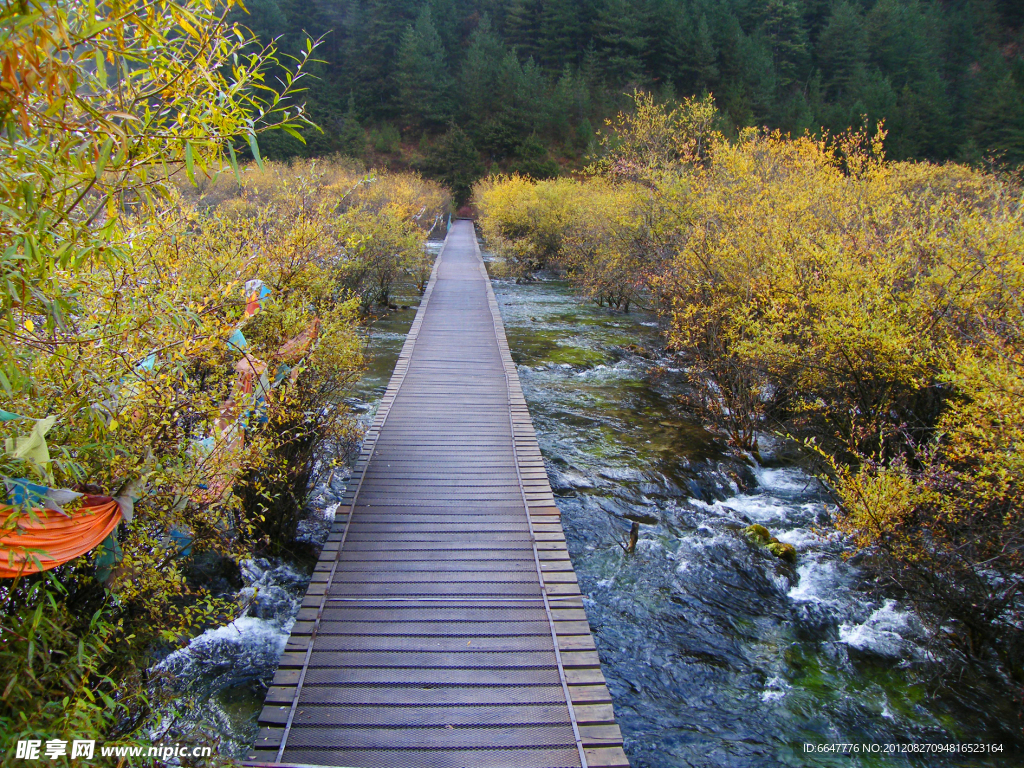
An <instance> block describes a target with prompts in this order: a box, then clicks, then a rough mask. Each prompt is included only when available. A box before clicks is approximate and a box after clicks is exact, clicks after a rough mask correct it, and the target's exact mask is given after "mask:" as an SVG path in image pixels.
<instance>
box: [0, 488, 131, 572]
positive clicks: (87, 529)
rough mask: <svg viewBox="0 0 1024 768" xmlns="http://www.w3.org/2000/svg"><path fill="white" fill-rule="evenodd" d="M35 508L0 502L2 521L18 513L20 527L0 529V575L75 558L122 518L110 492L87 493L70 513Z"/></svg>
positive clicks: (38, 567)
mask: <svg viewBox="0 0 1024 768" xmlns="http://www.w3.org/2000/svg"><path fill="white" fill-rule="evenodd" d="M32 512H33V514H32V516H30V515H28V514H27V513H24V512H22V513H19V512H17V510H16V509H15V508H14V507H10V506H7V505H6V504H3V505H0V524H3V523H4V522H7V521H9V520H10V516H11V514H15V515H17V524H16V526H17V527H15V528H13V529H11V528H7V527H6V526H4V528H3V530H0V578H3V579H13V578H16V577H18V576H27V575H28V574H30V573H38V572H39V571H48V570H50V569H51V568H56V567H57V566H58V565H62V564H64V563H66V562H68V561H69V560H74V559H75V558H76V557H78V556H79V555H84V554H85V553H86V552H88V551H89V550H91V549H95V548H96V547H97V546H99V544H100V542H102V541H103V540H104V539H105V538H107V536H109V535H110V532H111V531H112V530H114V526H116V525H117V524H118V523H119V522H121V507H120V505H119V504H118V503H117V502H116V501H114V500H113V499H111V498H110V497H108V496H86V497H85V500H84V504H83V505H82V507H81V508H79V509H78V510H76V511H75V512H73V513H72V514H71V516H70V517H68V516H67V515H62V514H60V513H59V512H53V511H51V510H49V509H33V510H32ZM40 566H42V567H40Z"/></svg>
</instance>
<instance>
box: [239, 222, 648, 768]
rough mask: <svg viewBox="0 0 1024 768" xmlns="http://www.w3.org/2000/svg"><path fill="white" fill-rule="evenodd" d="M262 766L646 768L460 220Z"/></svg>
mask: <svg viewBox="0 0 1024 768" xmlns="http://www.w3.org/2000/svg"><path fill="white" fill-rule="evenodd" d="M259 722H260V726H261V727H260V732H259V736H258V738H257V741H256V745H255V747H254V750H253V753H252V754H251V755H250V756H249V760H248V763H247V764H248V765H261V766H266V765H280V766H351V767H352V768H568V767H569V766H576V767H578V768H586V766H592V767H593V768H598V767H600V768H610V767H616V768H628V765H629V763H628V762H627V760H626V755H625V753H624V752H623V751H622V735H621V733H620V731H619V727H618V725H616V723H615V716H614V714H613V712H612V704H611V697H610V696H609V693H608V688H607V687H606V685H605V680H604V676H603V675H602V674H601V667H600V663H599V661H598V656H597V650H596V649H595V646H594V639H593V637H592V636H591V634H590V627H589V625H588V624H587V617H586V614H585V613H584V610H583V600H582V596H581V595H580V590H579V586H578V584H577V582H576V575H575V574H574V573H573V569H572V564H571V563H570V562H569V555H568V552H567V551H566V547H565V535H564V533H563V532H562V526H561V522H560V520H559V514H558V507H556V506H555V502H554V497H553V496H552V494H551V488H550V486H549V485H548V480H547V475H546V473H545V471H544V462H543V461H542V459H541V455H540V449H539V448H538V446H537V439H536V436H535V434H534V431H533V425H532V423H531V421H530V414H529V412H528V411H527V408H526V401H525V400H524V399H523V392H522V389H521V387H520V384H519V377H518V374H517V373H516V367H515V364H514V363H513V362H512V358H511V356H510V355H509V349H508V343H507V341H506V339H505V330H504V326H503V325H502V321H501V315H500V314H499V313H498V304H497V302H496V300H495V298H494V292H493V291H492V290H491V284H490V281H489V280H488V278H487V272H486V270H485V268H484V264H483V260H482V259H481V257H480V248H479V246H478V245H477V240H476V234H475V231H474V229H473V224H472V223H471V222H469V221H457V222H455V223H454V225H453V227H452V229H451V231H450V232H449V234H448V238H447V239H446V241H445V245H444V248H443V250H442V251H441V254H440V255H439V256H438V258H437V262H436V263H435V265H434V271H433V274H432V276H431V279H430V282H429V284H428V286H427V289H426V292H425V293H424V295H423V301H422V303H421V304H420V308H419V311H418V312H417V313H416V319H415V320H414V321H413V324H412V328H411V329H410V331H409V336H408V338H407V339H406V342H405V346H404V347H403V348H402V353H401V355H400V356H399V358H398V363H397V365H396V366H395V372H394V374H393V375H392V377H391V382H390V384H389V385H388V389H387V392H386V393H385V395H384V397H383V399H382V400H381V404H380V408H379V410H378V412H377V416H376V418H375V420H374V421H373V424H372V426H371V427H370V430H369V431H368V433H367V435H366V440H365V442H364V444H363V449H362V454H361V455H360V457H359V460H358V461H357V462H356V465H355V468H354V471H353V474H352V479H351V480H350V481H349V485H348V488H347V490H346V492H345V496H344V498H343V500H342V502H341V504H340V505H339V507H338V509H337V512H336V516H335V521H334V526H333V528H332V530H331V534H330V536H329V537H328V539H327V544H326V545H325V546H324V550H323V553H322V554H321V556H320V560H319V562H318V563H317V565H316V570H315V572H314V574H313V580H312V582H311V583H310V585H309V589H308V591H307V592H306V596H305V598H304V599H303V601H302V608H301V610H300V611H299V615H298V619H297V621H296V622H295V625H294V627H293V628H292V632H291V637H290V638H289V640H288V645H287V646H286V648H285V651H284V653H283V654H282V655H281V660H280V665H279V668H278V671H277V674H276V675H275V676H274V680H273V684H272V687H271V688H270V690H269V691H268V693H267V698H266V704H265V706H264V709H263V711H262V713H261V715H260V719H259Z"/></svg>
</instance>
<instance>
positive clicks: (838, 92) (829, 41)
mask: <svg viewBox="0 0 1024 768" xmlns="http://www.w3.org/2000/svg"><path fill="white" fill-rule="evenodd" d="M866 45H867V40H866V35H865V29H864V19H863V17H862V16H861V14H860V12H859V11H858V10H857V9H856V8H854V7H853V6H851V5H850V4H849V3H847V2H845V0H840V2H838V3H836V5H835V6H834V7H833V9H832V15H831V16H830V17H829V20H828V23H827V24H826V25H825V28H824V29H823V30H822V32H821V37H820V38H819V39H818V46H817V64H818V67H819V68H820V69H821V73H822V85H823V87H824V89H825V95H826V98H829V99H833V100H838V99H843V98H846V99H848V100H849V99H851V98H855V97H856V87H857V85H859V84H860V83H861V82H863V80H864V77H865V74H866V73H865V69H864V67H865V62H866V60H867V50H866Z"/></svg>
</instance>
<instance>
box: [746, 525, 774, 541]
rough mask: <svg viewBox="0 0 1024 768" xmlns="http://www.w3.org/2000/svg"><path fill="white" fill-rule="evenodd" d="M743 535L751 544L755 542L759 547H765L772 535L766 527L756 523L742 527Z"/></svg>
mask: <svg viewBox="0 0 1024 768" xmlns="http://www.w3.org/2000/svg"><path fill="white" fill-rule="evenodd" d="M743 535H744V536H746V537H747V539H748V540H749V541H750V543H751V544H756V545H757V546H759V547H767V546H768V545H769V544H771V542H772V535H771V534H770V533H769V532H768V529H767V528H765V527H764V526H763V525H758V524H757V523H754V524H753V525H748V526H747V527H746V528H744V529H743Z"/></svg>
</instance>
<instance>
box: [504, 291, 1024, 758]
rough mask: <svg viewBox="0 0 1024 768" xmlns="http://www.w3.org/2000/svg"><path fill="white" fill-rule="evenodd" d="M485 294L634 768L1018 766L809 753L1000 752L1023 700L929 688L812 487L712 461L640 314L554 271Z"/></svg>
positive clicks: (798, 474)
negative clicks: (888, 747)
mask: <svg viewBox="0 0 1024 768" xmlns="http://www.w3.org/2000/svg"><path fill="white" fill-rule="evenodd" d="M494 287H495V292H496V294H497V296H498V302H499V305H500V307H501V312H502V317H503V319H504V321H505V326H506V332H507V335H508V338H509V345H510V347H511V350H512V355H513V358H514V359H515V361H516V363H517V364H518V367H519V373H520V377H521V379H522V382H523V389H524V392H525V395H526V398H527V401H528V403H529V406H530V412H531V414H532V416H533V420H534V426H535V428H536V430H537V434H538V439H539V441H540V444H541V450H542V452H543V454H544V457H545V461H546V463H547V465H548V473H549V476H550V478H551V481H552V485H553V487H554V488H555V492H556V494H558V495H559V498H558V505H559V507H560V509H561V511H562V520H563V525H564V527H565V530H566V537H567V541H568V545H569V550H570V555H571V557H572V560H573V565H574V566H575V569H576V573H577V575H578V577H579V580H580V585H581V589H582V590H583V592H584V595H585V601H586V606H587V615H588V617H589V619H590V623H591V627H592V629H593V631H594V635H595V638H596V641H597V644H598V648H599V650H600V652H601V659H602V664H603V667H604V672H605V675H606V677H607V679H608V684H609V687H610V689H611V691H612V696H613V698H614V700H615V709H616V714H617V716H618V719H619V722H620V725H621V727H622V729H623V734H624V736H625V741H626V751H627V753H628V754H629V756H630V759H631V761H632V764H633V765H634V767H635V768H641V767H642V766H650V767H654V766H658V767H659V768H660V767H662V766H666V767H667V766H775V765H792V766H818V765H821V766H826V765H843V766H849V765H858V766H859V765H863V766H903V765H908V766H909V765H915V766H935V765H956V766H969V765H1000V766H1002V765H1020V764H1024V763H1022V762H1020V757H1019V755H1020V754H1021V753H1020V752H1015V753H1014V754H1013V755H1011V754H1009V753H1008V752H1007V753H1004V754H1002V755H1000V756H996V757H989V758H987V759H985V758H973V757H969V756H963V755H961V756H955V757H950V758H947V757H944V756H939V755H928V756H919V757H916V758H915V757H899V756H896V757H886V756H883V755H876V756H867V757H865V756H829V755H818V754H808V753H807V752H805V751H804V750H805V747H804V744H805V743H812V744H817V743H838V742H853V743H858V744H860V743H877V744H888V743H894V742H895V743H916V744H922V743H928V742H939V743H949V742H956V741H965V742H975V741H999V740H1002V741H1004V742H1005V743H1006V744H1007V749H1008V750H1012V749H1013V748H1014V747H1013V745H1012V744H1010V743H1009V742H1008V741H1007V738H1008V737H1009V738H1011V739H1012V738H1013V735H1012V734H1013V733H1014V730H1015V728H1016V729H1017V730H1018V731H1019V721H1018V712H1017V708H1016V705H1015V702H1013V701H1010V700H1006V699H1005V698H1004V699H999V698H998V696H996V695H995V694H994V692H993V691H991V690H989V689H988V688H987V686H986V685H985V683H984V681H982V680H971V681H963V685H962V686H961V687H959V688H958V689H957V690H956V691H951V690H949V689H945V690H936V686H935V685H934V673H935V671H936V666H935V660H934V659H932V658H931V657H930V656H929V653H928V651H927V650H926V647H927V645H928V642H927V640H928V637H927V630H926V629H925V627H924V626H923V625H922V623H921V622H920V621H919V620H918V619H917V617H916V616H915V615H914V613H913V612H912V611H909V610H907V609H906V607H905V606H901V605H900V604H899V603H898V602H896V601H894V600H891V599H889V600H887V599H884V598H882V599H877V598H873V597H871V596H870V595H869V593H868V591H867V589H866V585H865V584H863V579H864V576H863V575H862V574H861V573H860V572H859V571H858V569H857V568H856V567H855V566H854V565H852V564H851V563H850V562H849V561H848V560H846V559H844V558H843V556H842V555H843V552H844V545H843V542H842V541H841V539H840V538H839V537H838V536H836V535H835V534H833V533H831V532H830V531H831V528H830V525H829V519H830V507H829V505H828V500H827V498H826V496H825V494H824V492H823V489H822V488H821V487H820V485H819V484H818V483H817V481H816V480H815V479H814V478H813V477H810V476H809V475H807V474H806V473H805V472H803V471H802V470H801V469H799V468H797V467H794V466H787V464H786V462H785V461H784V460H783V457H782V456H781V455H780V456H777V457H774V456H773V451H772V448H773V446H771V445H768V446H766V450H763V455H764V457H765V460H766V462H767V463H768V464H769V465H770V466H768V467H758V466H756V465H755V464H754V463H753V462H749V463H748V462H745V461H743V460H742V457H734V456H733V457H730V456H726V455H725V454H724V453H723V452H722V449H721V447H720V446H719V445H717V444H716V442H715V441H714V440H713V439H712V438H711V436H710V435H708V434H707V433H706V432H704V430H703V429H702V428H701V427H700V425H699V424H698V423H696V422H695V421H694V420H693V418H692V417H691V416H690V415H689V414H688V413H686V411H685V410H684V409H683V408H682V406H681V404H680V401H679V398H678V394H679V391H680V390H679V387H680V376H679V375H678V371H673V370H672V369H671V366H672V361H671V360H668V359H663V360H657V359H654V360H652V359H651V358H652V357H655V358H656V355H657V350H658V349H659V347H660V344H659V336H658V329H657V322H656V320H655V319H654V318H652V317H650V316H645V315H643V314H642V313H641V314H632V315H625V314H622V313H617V312H615V313H613V312H611V311H609V310H607V309H601V308H598V307H597V306H595V305H592V304H589V303H585V302H582V301H580V300H579V299H578V298H577V297H576V296H574V295H573V294H572V293H571V291H570V290H569V288H568V286H567V285H566V284H565V283H563V282H560V281H557V280H543V281H539V282H534V283H529V284H525V285H517V284H515V283H513V282H510V281H494ZM652 353H653V354H652ZM633 521H639V522H640V523H641V526H640V539H639V542H638V545H637V548H636V552H635V554H633V555H632V556H627V555H626V554H625V553H624V551H623V548H622V544H624V543H625V541H626V539H627V537H628V531H629V527H630V525H631V523H632V522H633ZM751 523H760V524H761V525H764V526H765V527H767V528H768V529H769V530H770V531H771V532H772V534H774V535H775V536H777V537H778V538H779V539H780V540H782V541H784V542H787V543H790V544H792V545H793V546H794V547H795V548H796V549H797V551H798V559H797V563H796V564H795V565H789V564H787V563H784V562H783V561H781V560H778V559H777V558H775V557H773V556H772V555H770V554H769V553H767V552H766V551H765V550H763V549H760V548H758V547H756V546H754V545H752V544H750V543H748V542H747V540H746V539H745V538H744V537H743V535H742V533H741V530H742V528H743V527H745V526H747V525H749V524H751ZM940 663H941V661H940ZM1018 748H1019V745H1018Z"/></svg>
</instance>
